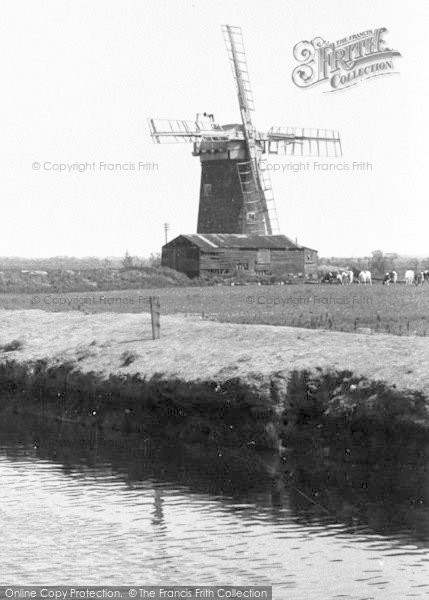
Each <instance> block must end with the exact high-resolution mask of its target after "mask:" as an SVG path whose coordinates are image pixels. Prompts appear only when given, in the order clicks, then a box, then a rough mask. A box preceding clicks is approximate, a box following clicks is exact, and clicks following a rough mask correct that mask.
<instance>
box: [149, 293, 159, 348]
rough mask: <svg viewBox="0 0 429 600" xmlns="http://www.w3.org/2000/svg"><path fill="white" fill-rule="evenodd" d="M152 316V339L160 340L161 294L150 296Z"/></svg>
mask: <svg viewBox="0 0 429 600" xmlns="http://www.w3.org/2000/svg"><path fill="white" fill-rule="evenodd" d="M149 306H150V317H151V321H152V339H153V340H158V339H159V336H160V330H161V324H160V313H161V310H160V304H159V296H149Z"/></svg>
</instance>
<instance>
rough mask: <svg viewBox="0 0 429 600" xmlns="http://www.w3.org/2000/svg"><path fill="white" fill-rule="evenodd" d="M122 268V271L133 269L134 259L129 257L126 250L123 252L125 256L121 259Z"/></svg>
mask: <svg viewBox="0 0 429 600" xmlns="http://www.w3.org/2000/svg"><path fill="white" fill-rule="evenodd" d="M122 266H123V267H124V269H132V268H133V267H134V257H132V256H131V254H130V253H129V252H128V250H126V251H125V256H124V258H123V259H122Z"/></svg>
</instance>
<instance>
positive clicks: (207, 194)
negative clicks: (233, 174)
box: [203, 183, 212, 198]
mask: <svg viewBox="0 0 429 600" xmlns="http://www.w3.org/2000/svg"><path fill="white" fill-rule="evenodd" d="M203 190H204V196H205V197H206V198H209V197H210V196H211V195H212V184H211V183H204V184H203Z"/></svg>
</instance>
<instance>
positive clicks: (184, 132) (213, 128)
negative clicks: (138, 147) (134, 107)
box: [148, 119, 228, 144]
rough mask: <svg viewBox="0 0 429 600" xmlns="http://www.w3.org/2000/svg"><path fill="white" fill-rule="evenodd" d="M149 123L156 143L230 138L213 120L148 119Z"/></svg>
mask: <svg viewBox="0 0 429 600" xmlns="http://www.w3.org/2000/svg"><path fill="white" fill-rule="evenodd" d="M148 124H149V129H150V135H151V137H152V139H153V141H154V142H155V144H161V143H166V144H178V143H186V142H196V141H198V140H200V139H202V138H204V139H207V140H208V141H215V140H222V139H223V140H227V139H228V136H227V134H226V133H225V131H224V130H223V129H222V128H221V126H220V125H218V124H217V123H215V122H214V121H212V120H205V121H185V120H182V119H180V120H179V119H148Z"/></svg>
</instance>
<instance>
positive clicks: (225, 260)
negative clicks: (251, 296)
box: [162, 233, 317, 277]
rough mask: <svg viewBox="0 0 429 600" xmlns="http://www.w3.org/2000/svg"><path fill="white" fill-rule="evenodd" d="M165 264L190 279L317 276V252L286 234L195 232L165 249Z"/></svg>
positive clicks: (163, 262)
mask: <svg viewBox="0 0 429 600" xmlns="http://www.w3.org/2000/svg"><path fill="white" fill-rule="evenodd" d="M162 265H163V266H165V267H170V268H171V269H175V270H176V271H181V272H182V273H185V274H186V275H188V277H199V276H207V275H224V276H231V275H235V274H237V272H240V271H244V272H246V273H248V274H249V275H256V276H268V275H277V276H280V277H282V276H286V275H288V274H294V275H297V274H299V273H301V274H306V275H308V276H310V277H316V275H317V250H313V249H312V248H307V247H305V246H300V245H298V244H295V243H294V242H293V241H292V240H290V239H289V238H288V237H286V236H285V235H249V234H225V233H204V234H202V233H194V234H189V235H179V236H178V237H176V238H174V240H171V241H170V242H168V244H165V246H163V248H162Z"/></svg>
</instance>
